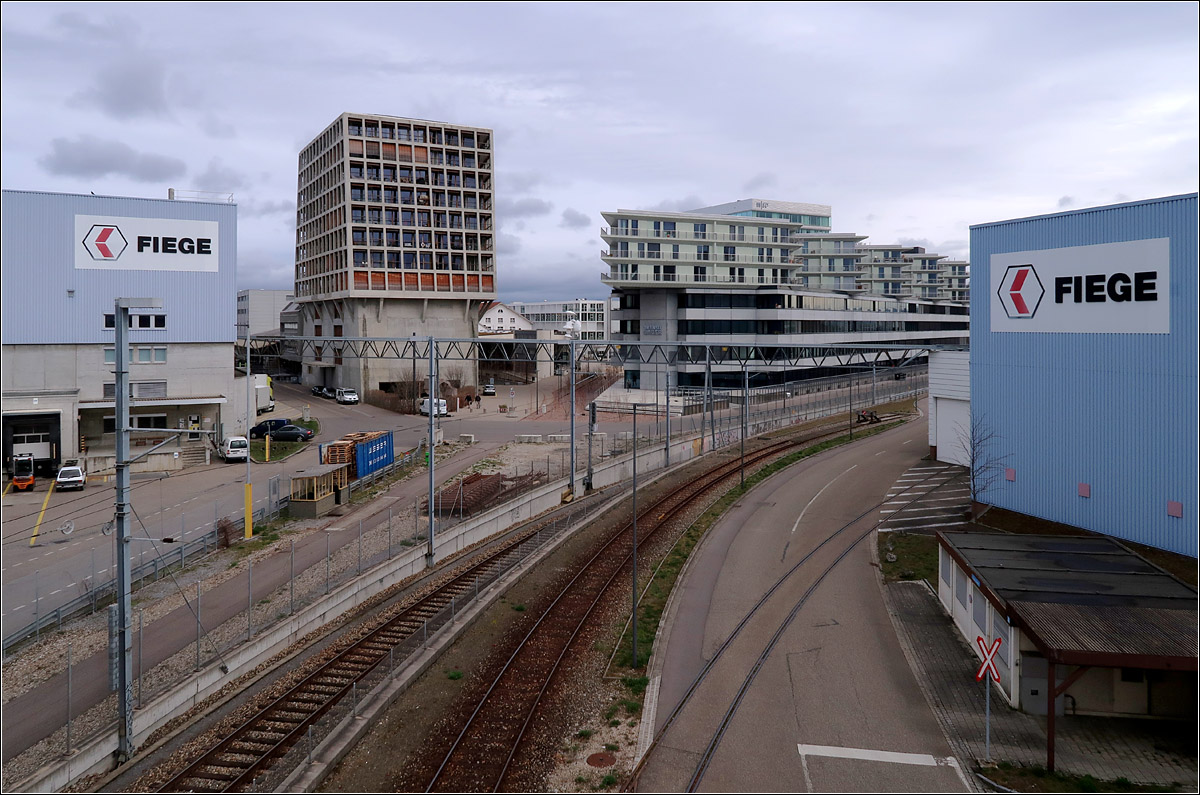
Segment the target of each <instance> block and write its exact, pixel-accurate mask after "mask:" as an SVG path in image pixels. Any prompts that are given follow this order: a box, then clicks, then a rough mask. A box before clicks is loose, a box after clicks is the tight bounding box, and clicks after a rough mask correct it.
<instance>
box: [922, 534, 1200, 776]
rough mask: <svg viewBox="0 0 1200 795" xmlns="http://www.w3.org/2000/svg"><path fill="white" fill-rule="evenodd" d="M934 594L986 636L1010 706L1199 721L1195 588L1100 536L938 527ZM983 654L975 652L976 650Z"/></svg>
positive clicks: (966, 632) (965, 630) (970, 629)
mask: <svg viewBox="0 0 1200 795" xmlns="http://www.w3.org/2000/svg"><path fill="white" fill-rule="evenodd" d="M938 541H939V552H940V566H939V569H940V572H939V578H938V597H939V599H940V601H941V603H942V606H943V607H944V608H945V609H946V611H947V612H948V613H949V614H950V616H951V618H952V619H953V621H954V624H955V626H956V627H957V629H958V630H959V632H961V633H962V635H963V637H964V639H965V640H966V641H967V642H968V643H969V644H970V646H971V648H972V649H975V648H976V643H975V640H976V638H977V637H982V638H984V640H985V644H986V645H988V646H989V647H990V645H991V644H992V643H994V642H995V640H996V639H999V640H1000V641H1001V644H1000V647H999V649H998V650H997V654H996V656H995V658H994V661H995V663H996V667H997V670H998V671H999V674H1000V684H999V687H1000V689H1001V690H1002V691H1003V692H1004V695H1005V696H1006V698H1007V700H1008V702H1009V704H1011V705H1012V706H1013V707H1017V708H1019V709H1022V710H1024V711H1026V712H1030V713H1033V714H1036V715H1045V716H1046V718H1047V725H1048V742H1049V748H1048V754H1047V762H1048V764H1047V766H1048V767H1050V768H1051V769H1053V764H1054V762H1053V742H1054V716H1055V715H1066V714H1073V715H1101V716H1111V717H1118V716H1129V717H1157V718H1174V719H1182V720H1187V721H1193V720H1195V716H1196V696H1197V690H1196V687H1197V681H1196V671H1197V643H1198V640H1197V595H1196V589H1195V588H1193V587H1191V586H1190V585H1187V584H1186V583H1183V582H1181V581H1180V580H1178V579H1176V578H1175V577H1173V576H1171V575H1170V574H1168V573H1167V572H1165V571H1163V570H1162V569H1160V568H1158V567H1157V566H1155V565H1153V564H1152V563H1150V562H1149V561H1147V560H1145V559H1144V558H1142V557H1141V556H1139V555H1137V554H1135V553H1134V552H1132V551H1130V550H1129V549H1128V548H1126V547H1125V546H1123V545H1122V544H1120V543H1119V542H1117V541H1116V540H1114V539H1112V538H1107V537H1104V536H1099V535H1094V536H1093V535H1088V536H1066V535H1010V534H1006V533H976V532H967V533H938ZM977 654H978V652H977Z"/></svg>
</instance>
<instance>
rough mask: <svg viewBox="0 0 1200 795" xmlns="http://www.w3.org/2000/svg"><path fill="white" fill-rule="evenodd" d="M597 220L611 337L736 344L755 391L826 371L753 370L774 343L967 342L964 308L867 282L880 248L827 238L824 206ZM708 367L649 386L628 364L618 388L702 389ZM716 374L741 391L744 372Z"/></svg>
mask: <svg viewBox="0 0 1200 795" xmlns="http://www.w3.org/2000/svg"><path fill="white" fill-rule="evenodd" d="M603 216H604V219H605V221H606V222H607V223H608V224H609V226H607V227H605V228H603V229H602V230H601V236H602V238H603V239H604V240H605V242H607V243H608V246H609V248H608V249H607V250H605V251H602V252H601V258H602V259H603V260H604V261H605V262H606V263H607V264H608V266H609V270H608V271H607V272H605V273H602V274H601V277H600V278H601V280H602V281H603V282H604V283H605V284H608V285H609V286H611V287H612V288H613V293H614V297H616V298H617V299H619V309H618V310H617V312H616V318H615V319H616V327H617V333H616V334H614V338H616V339H638V340H641V341H643V342H682V343H688V344H690V345H696V346H716V347H728V346H734V347H736V348H738V349H739V350H740V352H741V353H742V356H741V357H739V358H747V359H750V360H751V361H750V363H749V364H748V368H749V369H750V371H751V372H752V373H753V378H754V384H755V385H756V386H761V385H765V384H771V383H781V382H784V381H789V380H795V379H798V378H804V377H810V376H815V375H822V374H828V373H823V372H820V371H817V370H815V369H809V368H808V367H806V366H799V367H797V369H794V370H791V371H787V370H780V369H778V368H772V367H768V366H766V365H763V364H760V365H758V366H756V365H755V363H754V361H753V360H755V359H763V358H764V357H763V356H762V353H763V351H764V350H768V349H770V348H774V347H779V346H785V347H789V348H803V347H805V346H823V345H835V344H846V343H879V344H887V345H896V344H913V345H914V346H926V345H940V344H951V345H954V344H966V342H967V338H968V333H969V323H970V321H969V317H968V307H967V306H966V305H965V304H961V303H952V302H944V301H938V300H935V299H930V298H924V297H916V296H915V295H914V294H913V292H912V291H911V290H910V289H907V288H905V286H904V285H906V284H908V282H907V281H906V279H907V277H905V276H903V274H902V275H901V276H898V277H897V279H898V281H897V282H896V284H895V288H894V289H893V285H892V283H891V282H890V281H888V280H879V279H875V278H873V277H866V276H865V273H866V266H865V265H864V264H863V260H864V259H870V258H872V257H874V256H876V254H877V252H876V251H874V250H872V249H869V248H865V247H862V246H860V243H861V241H862V240H864V239H865V238H863V237H862V236H860V235H852V234H830V233H829V231H828V229H829V225H830V208H829V207H828V206H827V205H815V204H800V203H796V202H777V201H770V200H762V199H747V200H742V201H739V202H733V203H730V204H727V205H717V206H714V207H706V208H701V209H699V210H695V211H692V212H688V213H663V212H651V211H643V210H619V211H616V212H607V213H604V214H603ZM897 250H899V249H897ZM890 252H891V250H890V249H889V250H888V253H890ZM908 257H909V259H910V260H911V262H909V263H900V262H897V263H896V264H895V266H894V267H897V268H901V269H903V268H905V267H910V268H911V267H918V268H919V266H921V265H924V264H926V263H937V262H938V261H939V260H940V259H941V257H940V256H939V255H936V254H928V255H927V254H925V253H924V252H923V251H918V250H916V249H910V250H908ZM896 258H897V259H902V258H903V255H897V257H896ZM887 267H889V268H891V267H893V265H891V264H889V265H888V266H887ZM704 370H705V368H704V367H703V366H702V365H698V364H689V365H681V366H680V367H678V368H672V371H671V373H668V372H667V369H666V368H648V369H647V370H646V375H647V376H650V374H651V373H653V374H654V375H653V376H652V377H653V379H654V381H653V383H651V382H648V381H645V380H644V378H643V373H642V368H641V367H640V366H639V365H638V364H637V363H636V362H627V363H626V369H625V374H626V376H625V386H626V387H628V388H662V387H664V386H670V387H675V386H689V387H695V386H700V385H702V384H703V382H704V378H705V372H704ZM663 378H666V379H668V381H662V380H661V379H663ZM712 378H713V383H714V385H715V386H739V385H740V383H741V378H742V375H741V366H740V365H737V366H726V365H717V366H716V367H714V368H713V371H712Z"/></svg>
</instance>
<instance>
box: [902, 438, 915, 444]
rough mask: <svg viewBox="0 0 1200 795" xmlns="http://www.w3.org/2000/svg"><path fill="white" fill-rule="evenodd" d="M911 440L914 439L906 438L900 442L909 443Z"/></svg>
mask: <svg viewBox="0 0 1200 795" xmlns="http://www.w3.org/2000/svg"><path fill="white" fill-rule="evenodd" d="M911 441H912V439H905V440H904V441H903V442H901V443H900V444H908V443H909V442H911Z"/></svg>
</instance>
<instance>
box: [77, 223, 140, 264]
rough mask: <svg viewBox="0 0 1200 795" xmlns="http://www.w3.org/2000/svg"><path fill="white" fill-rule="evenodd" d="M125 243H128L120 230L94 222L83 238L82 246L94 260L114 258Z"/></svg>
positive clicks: (121, 250) (116, 257)
mask: <svg viewBox="0 0 1200 795" xmlns="http://www.w3.org/2000/svg"><path fill="white" fill-rule="evenodd" d="M127 245H129V243H128V242H127V241H126V240H125V236H124V235H122V234H121V230H120V229H118V228H117V227H115V226H112V225H109V224H96V225H95V226H93V227H92V228H91V229H90V230H88V233H87V235H86V236H85V237H84V238H83V247H84V248H86V249H87V252H88V253H89V254H91V255H92V259H94V260H105V261H109V262H111V261H113V260H116V259H118V258H120V256H121V252H123V251H124V250H125V247H126V246H127Z"/></svg>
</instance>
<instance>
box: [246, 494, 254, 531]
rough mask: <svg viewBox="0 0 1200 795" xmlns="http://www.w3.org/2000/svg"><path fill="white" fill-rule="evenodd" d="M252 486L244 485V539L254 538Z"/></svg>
mask: <svg viewBox="0 0 1200 795" xmlns="http://www.w3.org/2000/svg"><path fill="white" fill-rule="evenodd" d="M253 494H254V486H252V485H250V484H249V483H247V484H246V535H245V538H247V539H250V538H253V537H254V498H253Z"/></svg>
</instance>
